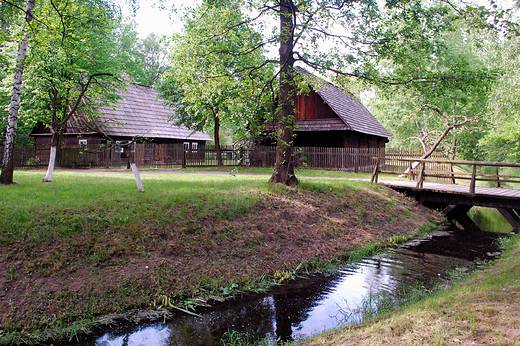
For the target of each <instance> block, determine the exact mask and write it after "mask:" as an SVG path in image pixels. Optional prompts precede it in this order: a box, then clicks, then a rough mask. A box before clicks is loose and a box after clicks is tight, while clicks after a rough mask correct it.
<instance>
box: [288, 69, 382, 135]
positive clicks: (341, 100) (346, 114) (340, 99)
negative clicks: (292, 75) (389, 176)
mask: <svg viewBox="0 0 520 346" xmlns="http://www.w3.org/2000/svg"><path fill="white" fill-rule="evenodd" d="M296 70H297V71H298V72H299V73H301V74H302V75H304V76H306V77H307V78H308V79H309V80H310V84H311V86H312V88H313V89H314V90H315V91H316V92H317V93H318V95H320V96H321V98H322V99H323V100H324V101H325V102H326V103H327V104H328V105H329V106H330V108H332V110H333V111H334V112H335V113H336V114H337V115H338V117H339V118H340V119H341V120H343V122H344V123H345V124H346V125H347V126H348V127H349V128H350V129H351V130H352V131H357V132H361V133H365V134H369V135H374V136H380V137H386V138H388V137H392V135H391V134H390V132H388V130H387V129H385V128H384V127H383V125H381V123H380V122H379V121H377V119H376V118H375V117H374V116H373V115H372V113H370V111H369V110H368V109H367V108H366V107H365V106H364V105H363V104H362V103H361V102H360V101H359V100H357V99H356V98H355V97H354V96H353V95H352V94H350V93H346V92H343V91H342V90H341V89H339V88H338V87H336V86H334V85H333V84H331V83H329V82H326V81H324V80H322V79H319V78H317V77H316V76H314V75H312V74H311V73H310V72H308V71H306V70H305V69H303V68H301V67H296Z"/></svg>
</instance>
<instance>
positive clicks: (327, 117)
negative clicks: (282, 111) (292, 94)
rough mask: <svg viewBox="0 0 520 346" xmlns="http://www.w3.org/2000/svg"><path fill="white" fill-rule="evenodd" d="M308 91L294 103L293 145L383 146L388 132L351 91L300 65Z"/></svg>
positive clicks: (381, 147)
mask: <svg viewBox="0 0 520 346" xmlns="http://www.w3.org/2000/svg"><path fill="white" fill-rule="evenodd" d="M297 70H298V72H299V73H301V74H302V75H303V76H304V77H305V78H307V79H308V80H309V84H310V92H309V93H308V94H307V93H299V94H298V95H297V96H296V102H295V109H296V112H295V123H296V130H295V134H296V138H295V146H297V147H340V148H380V149H384V148H385V144H386V143H387V142H388V138H389V137H391V134H390V132H388V130H386V129H385V128H384V127H383V125H381V123H380V122H379V121H377V119H376V118H375V117H374V116H373V115H372V114H371V113H370V111H369V110H368V109H367V108H366V107H365V106H364V105H363V104H362V103H361V102H360V101H359V100H358V99H356V98H355V97H354V96H353V95H352V94H350V93H346V92H344V91H342V90H341V89H339V88H338V87H336V86H334V85H333V84H331V83H329V82H326V81H323V80H321V79H319V78H317V77H315V76H313V75H312V74H310V73H309V72H307V71H306V70H304V69H302V68H297Z"/></svg>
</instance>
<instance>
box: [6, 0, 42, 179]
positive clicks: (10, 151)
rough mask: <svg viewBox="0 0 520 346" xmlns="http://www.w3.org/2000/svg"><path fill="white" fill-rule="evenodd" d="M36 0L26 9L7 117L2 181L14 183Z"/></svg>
mask: <svg viewBox="0 0 520 346" xmlns="http://www.w3.org/2000/svg"><path fill="white" fill-rule="evenodd" d="M35 2H36V1H35V0H27V6H26V9H25V23H24V25H23V30H22V36H23V38H22V41H21V43H20V46H19V48H18V56H17V59H16V69H15V73H14V82H13V92H12V96H11V104H10V106H9V116H8V118H7V129H6V135H5V146H4V156H3V160H2V166H1V170H2V172H1V173H0V183H2V184H12V183H13V170H14V162H13V158H14V149H15V143H16V127H17V123H18V113H19V110H20V95H21V93H22V81H23V72H24V68H25V55H26V52H27V46H28V44H29V39H30V31H29V25H30V24H31V21H32V20H33V10H34V6H35Z"/></svg>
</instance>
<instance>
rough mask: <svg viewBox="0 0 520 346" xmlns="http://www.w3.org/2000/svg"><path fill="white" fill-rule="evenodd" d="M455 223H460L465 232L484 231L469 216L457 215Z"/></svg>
mask: <svg viewBox="0 0 520 346" xmlns="http://www.w3.org/2000/svg"><path fill="white" fill-rule="evenodd" d="M454 220H455V221H457V222H458V223H460V225H461V226H462V228H464V231H466V232H469V231H482V230H481V229H480V228H479V227H478V226H477V224H476V223H475V222H473V220H471V218H470V217H469V216H468V214H457V216H456V217H455V218H454Z"/></svg>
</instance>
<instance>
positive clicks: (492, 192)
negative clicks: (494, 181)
mask: <svg viewBox="0 0 520 346" xmlns="http://www.w3.org/2000/svg"><path fill="white" fill-rule="evenodd" d="M379 183H381V184H383V185H387V186H389V187H394V188H404V189H407V190H415V191H432V192H440V193H455V194H462V195H466V196H481V197H485V196H489V197H495V198H497V197H498V198H513V199H516V198H517V199H518V203H519V206H520V190H514V189H505V188H501V187H482V186H476V187H475V193H474V194H471V193H470V192H469V186H467V185H457V184H441V183H429V182H424V183H423V187H422V188H417V182H416V181H407V180H380V181H379Z"/></svg>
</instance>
